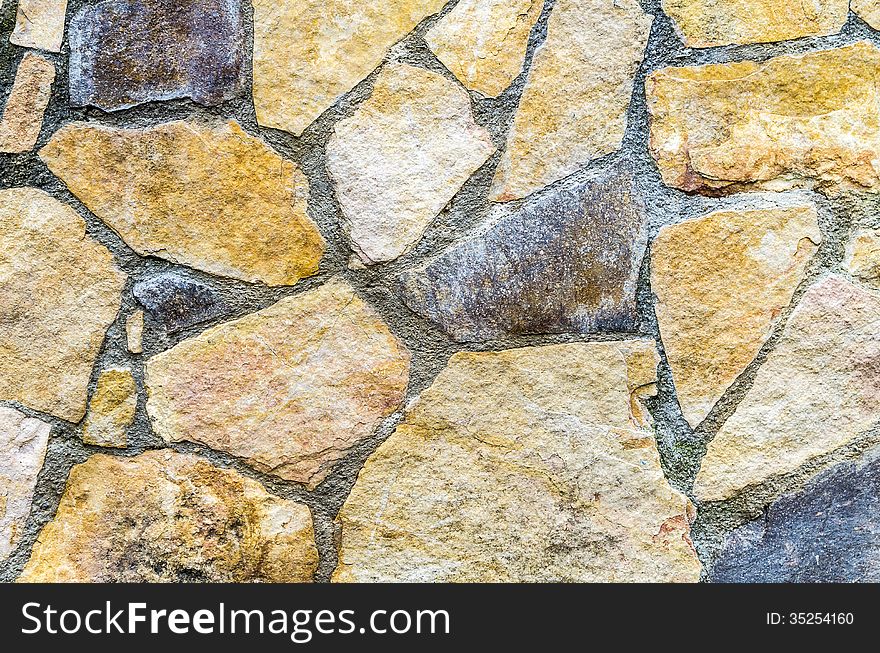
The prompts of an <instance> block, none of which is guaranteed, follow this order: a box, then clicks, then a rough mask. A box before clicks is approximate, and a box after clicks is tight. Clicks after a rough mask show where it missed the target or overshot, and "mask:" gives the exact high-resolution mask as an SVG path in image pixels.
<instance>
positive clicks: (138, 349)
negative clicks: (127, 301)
mask: <svg viewBox="0 0 880 653" xmlns="http://www.w3.org/2000/svg"><path fill="white" fill-rule="evenodd" d="M125 339H126V342H127V345H128V351H130V352H131V353H132V354H143V353H144V312H143V311H140V310H138V311H135V312H134V313H132V314H131V315H130V316H129V318H128V319H127V320H126V321H125Z"/></svg>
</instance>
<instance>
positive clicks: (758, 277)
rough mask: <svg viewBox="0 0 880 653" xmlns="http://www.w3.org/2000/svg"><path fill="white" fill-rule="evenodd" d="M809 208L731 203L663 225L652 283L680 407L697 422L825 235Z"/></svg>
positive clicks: (772, 320)
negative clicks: (728, 205)
mask: <svg viewBox="0 0 880 653" xmlns="http://www.w3.org/2000/svg"><path fill="white" fill-rule="evenodd" d="M817 218H818V216H817V212H816V207H815V205H813V204H811V203H800V204H797V203H795V204H794V205H792V206H788V207H786V206H784V205H781V204H780V203H779V202H778V201H776V200H771V202H770V204H769V205H768V206H766V207H764V208H755V201H754V200H752V199H750V198H746V199H744V200H740V201H739V202H738V203H737V204H735V205H733V206H731V207H730V208H726V209H723V210H721V211H716V212H714V213H711V214H709V215H706V216H703V217H700V218H697V219H694V220H687V221H685V222H682V223H680V224H676V225H672V226H668V227H664V228H663V229H661V230H660V233H659V235H658V236H657V238H656V239H655V240H654V242H653V243H652V244H651V288H652V290H653V291H654V294H655V295H656V296H657V303H656V306H655V310H656V313H657V320H658V323H659V325H660V335H661V337H662V339H663V347H664V349H665V350H666V358H667V360H668V361H669V366H670V368H671V369H672V377H673V379H674V380H675V389H676V393H677V395H678V401H679V403H680V404H681V409H682V413H684V417H685V419H686V420H687V421H688V422H689V423H690V425H691V426H693V427H696V426H697V425H698V424H699V423H700V422H702V421H703V419H705V417H706V415H708V414H709V411H710V410H712V407H713V406H714V405H715V403H716V402H717V401H718V400H719V399H720V398H721V396H722V395H723V394H724V393H725V392H726V391H727V389H728V388H729V387H730V386H731V384H732V383H733V382H734V381H735V380H736V379H737V377H739V375H740V374H742V373H743V372H744V371H745V369H746V367H747V366H748V365H749V364H750V363H751V362H752V361H753V360H754V358H755V356H757V354H758V352H759V351H760V349H761V347H762V346H763V345H764V343H766V342H767V340H768V339H769V337H770V334H771V333H772V331H773V328H774V327H775V326H776V324H777V322H778V321H779V318H780V316H781V313H782V311H783V309H785V308H786V307H787V306H788V305H789V303H790V302H791V299H792V296H793V295H794V292H795V290H796V289H797V287H798V285H799V284H800V283H801V281H803V279H804V274H805V272H806V267H807V264H808V263H809V262H810V260H811V259H812V257H813V255H814V254H815V253H816V250H817V248H818V245H819V243H820V242H821V240H822V235H821V233H820V231H819V225H818V221H817Z"/></svg>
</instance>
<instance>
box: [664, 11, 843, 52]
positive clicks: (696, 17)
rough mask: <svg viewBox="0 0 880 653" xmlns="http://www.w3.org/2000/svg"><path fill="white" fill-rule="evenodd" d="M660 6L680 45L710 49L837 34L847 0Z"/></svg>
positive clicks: (841, 24)
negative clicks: (673, 28) (682, 42)
mask: <svg viewBox="0 0 880 653" xmlns="http://www.w3.org/2000/svg"><path fill="white" fill-rule="evenodd" d="M854 1H855V2H858V0H854ZM663 11H664V13H665V14H666V15H667V16H669V17H670V18H672V19H673V20H674V21H675V26H676V28H677V31H678V33H679V35H681V36H682V39H683V40H684V43H685V45H687V46H688V47H690V48H710V47H714V46H717V45H730V44H734V43H736V44H744V43H772V42H774V41H785V40H788V39H798V38H802V37H805V36H825V35H828V34H836V33H837V32H839V31H840V28H841V27H843V25H844V23H846V19H847V17H848V16H849V0H809V1H808V2H780V0H725V1H724V2H718V0H663Z"/></svg>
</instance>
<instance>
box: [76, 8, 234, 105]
mask: <svg viewBox="0 0 880 653" xmlns="http://www.w3.org/2000/svg"><path fill="white" fill-rule="evenodd" d="M243 48H244V28H243V16H242V10H241V4H240V0H187V1H186V2H178V1H177V0H107V1H106V2H100V3H98V4H95V5H87V6H85V7H83V8H82V10H80V12H79V13H77V14H76V16H74V18H73V19H72V20H71V21H70V102H71V104H73V105H74V106H86V105H91V106H96V107H99V108H101V109H104V110H105V111H117V110H119V109H126V108H128V107H132V106H135V105H137V104H141V103H143V102H154V101H160V100H173V99H178V98H192V99H193V100H194V101H196V102H198V103H200V104H205V105H209V106H213V105H216V104H220V103H221V102H223V101H224V100H228V99H230V98H232V97H233V96H235V95H236V94H238V93H239V91H241V89H242V87H243V82H244V77H243V74H242V60H243V56H244V55H243Z"/></svg>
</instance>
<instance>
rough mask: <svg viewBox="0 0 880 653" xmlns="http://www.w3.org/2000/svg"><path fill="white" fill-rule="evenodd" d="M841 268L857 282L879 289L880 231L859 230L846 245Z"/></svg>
mask: <svg viewBox="0 0 880 653" xmlns="http://www.w3.org/2000/svg"><path fill="white" fill-rule="evenodd" d="M843 267H844V269H845V270H846V271H847V272H849V273H850V274H851V275H852V276H853V277H855V278H856V279H858V280H859V281H862V282H864V283H867V284H868V285H870V286H874V287H875V288H880V230H878V229H859V230H858V231H857V232H856V233H855V234H854V235H853V237H852V238H851V239H850V241H849V243H847V246H846V257H845V258H844V262H843Z"/></svg>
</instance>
